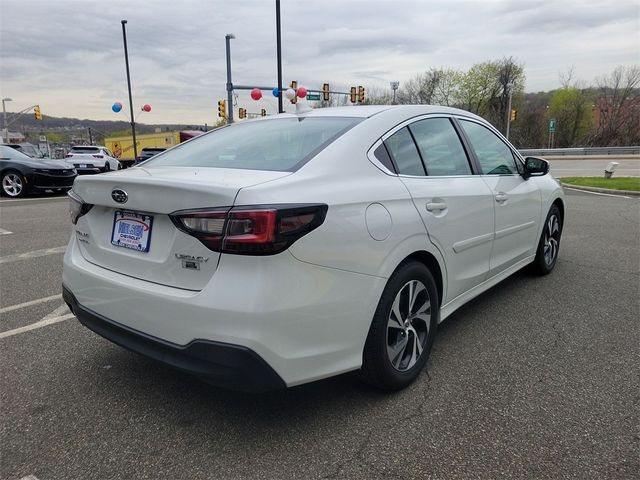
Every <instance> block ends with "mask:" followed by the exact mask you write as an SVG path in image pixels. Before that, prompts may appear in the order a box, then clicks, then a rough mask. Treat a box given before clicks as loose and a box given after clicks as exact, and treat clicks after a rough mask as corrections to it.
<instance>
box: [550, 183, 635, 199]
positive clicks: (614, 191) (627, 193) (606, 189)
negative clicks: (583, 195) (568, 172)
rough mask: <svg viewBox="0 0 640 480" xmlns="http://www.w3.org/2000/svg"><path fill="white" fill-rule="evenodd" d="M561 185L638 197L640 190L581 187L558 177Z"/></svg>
mask: <svg viewBox="0 0 640 480" xmlns="http://www.w3.org/2000/svg"><path fill="white" fill-rule="evenodd" d="M560 182H561V183H562V186H563V187H570V188H573V189H575V190H583V191H585V192H595V193H610V194H612V195H628V196H631V197H640V192H636V191H634V190H613V189H611V188H600V187H583V186H582V185H574V184H572V183H564V182H563V181H562V179H560Z"/></svg>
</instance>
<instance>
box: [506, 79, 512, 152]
mask: <svg viewBox="0 0 640 480" xmlns="http://www.w3.org/2000/svg"><path fill="white" fill-rule="evenodd" d="M507 88H508V89H509V102H508V106H507V131H506V135H505V137H506V139H507V140H509V126H510V125H511V96H512V95H513V83H508V84H507Z"/></svg>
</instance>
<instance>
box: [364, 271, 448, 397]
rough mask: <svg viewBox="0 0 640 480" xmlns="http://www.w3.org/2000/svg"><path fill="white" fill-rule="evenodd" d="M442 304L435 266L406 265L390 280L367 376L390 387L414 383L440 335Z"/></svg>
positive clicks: (367, 354)
mask: <svg viewBox="0 0 640 480" xmlns="http://www.w3.org/2000/svg"><path fill="white" fill-rule="evenodd" d="M439 318H440V306H439V302H438V291H437V288H436V284H435V281H434V280H433V276H432V275H431V272H430V271H429V269H428V268H427V267H426V266H424V265H423V264H422V263H419V262H409V263H406V264H404V265H402V266H401V267H400V268H399V269H398V270H397V271H396V272H395V273H394V274H393V275H392V276H391V278H390V279H389V282H388V283H387V286H386V287H385V289H384V291H383V293H382V296H381V298H380V302H379V303H378V308H377V309H376V313H375V315H374V317H373V321H372V324H371V328H370V330H369V335H368V336H367V341H366V343H365V347H364V353H363V362H362V369H361V376H362V378H363V380H364V381H366V382H367V383H370V384H372V385H374V386H376V387H378V388H382V389H384V390H399V389H401V388H404V387H406V386H408V385H409V384H411V383H412V382H413V381H414V380H415V379H416V378H417V377H418V375H419V374H420V371H421V370H422V369H423V368H424V366H425V364H426V363H427V359H428V357H429V352H430V350H431V345H432V344H433V338H434V335H435V331H436V327H437V325H438V320H439Z"/></svg>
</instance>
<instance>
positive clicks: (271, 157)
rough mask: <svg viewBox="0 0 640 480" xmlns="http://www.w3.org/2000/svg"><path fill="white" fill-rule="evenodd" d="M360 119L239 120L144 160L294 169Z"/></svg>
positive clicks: (164, 163)
mask: <svg viewBox="0 0 640 480" xmlns="http://www.w3.org/2000/svg"><path fill="white" fill-rule="evenodd" d="M361 120H362V119H360V118H346V117H321V118H277V119H272V120H258V121H255V122H246V123H245V122H242V123H236V124H233V125H231V126H228V127H224V128H220V129H218V130H214V131H213V132H210V133H207V134H205V135H201V136H199V137H197V138H194V139H193V140H190V141H189V142H187V143H184V144H181V145H178V146H177V147H174V148H172V149H171V150H167V151H166V152H164V153H161V154H160V155H158V156H155V157H152V158H151V159H150V160H148V161H147V162H145V164H144V167H145V168H149V167H151V168H153V167H156V166H158V167H160V166H169V165H171V166H185V167H218V168H242V169H249V170H274V171H283V172H284V171H293V170H296V169H297V168H299V167H300V166H302V165H303V164H304V163H305V162H307V161H308V160H309V159H310V158H311V157H313V156H314V155H316V154H317V153H318V152H319V151H320V150H322V149H323V148H325V147H326V146H327V145H328V144H330V143H331V142H333V141H334V140H335V139H336V138H338V137H339V136H340V135H342V134H343V133H344V132H346V131H347V130H349V129H350V128H351V127H353V126H354V125H355V124H356V123H358V122H360V121H361Z"/></svg>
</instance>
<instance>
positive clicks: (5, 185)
mask: <svg viewBox="0 0 640 480" xmlns="http://www.w3.org/2000/svg"><path fill="white" fill-rule="evenodd" d="M26 189H27V184H26V182H25V180H24V176H22V174H20V173H19V172H16V171H9V172H5V173H3V174H2V194H3V195H6V196H8V197H13V198H18V197H21V196H23V195H24V194H25V193H26Z"/></svg>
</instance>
